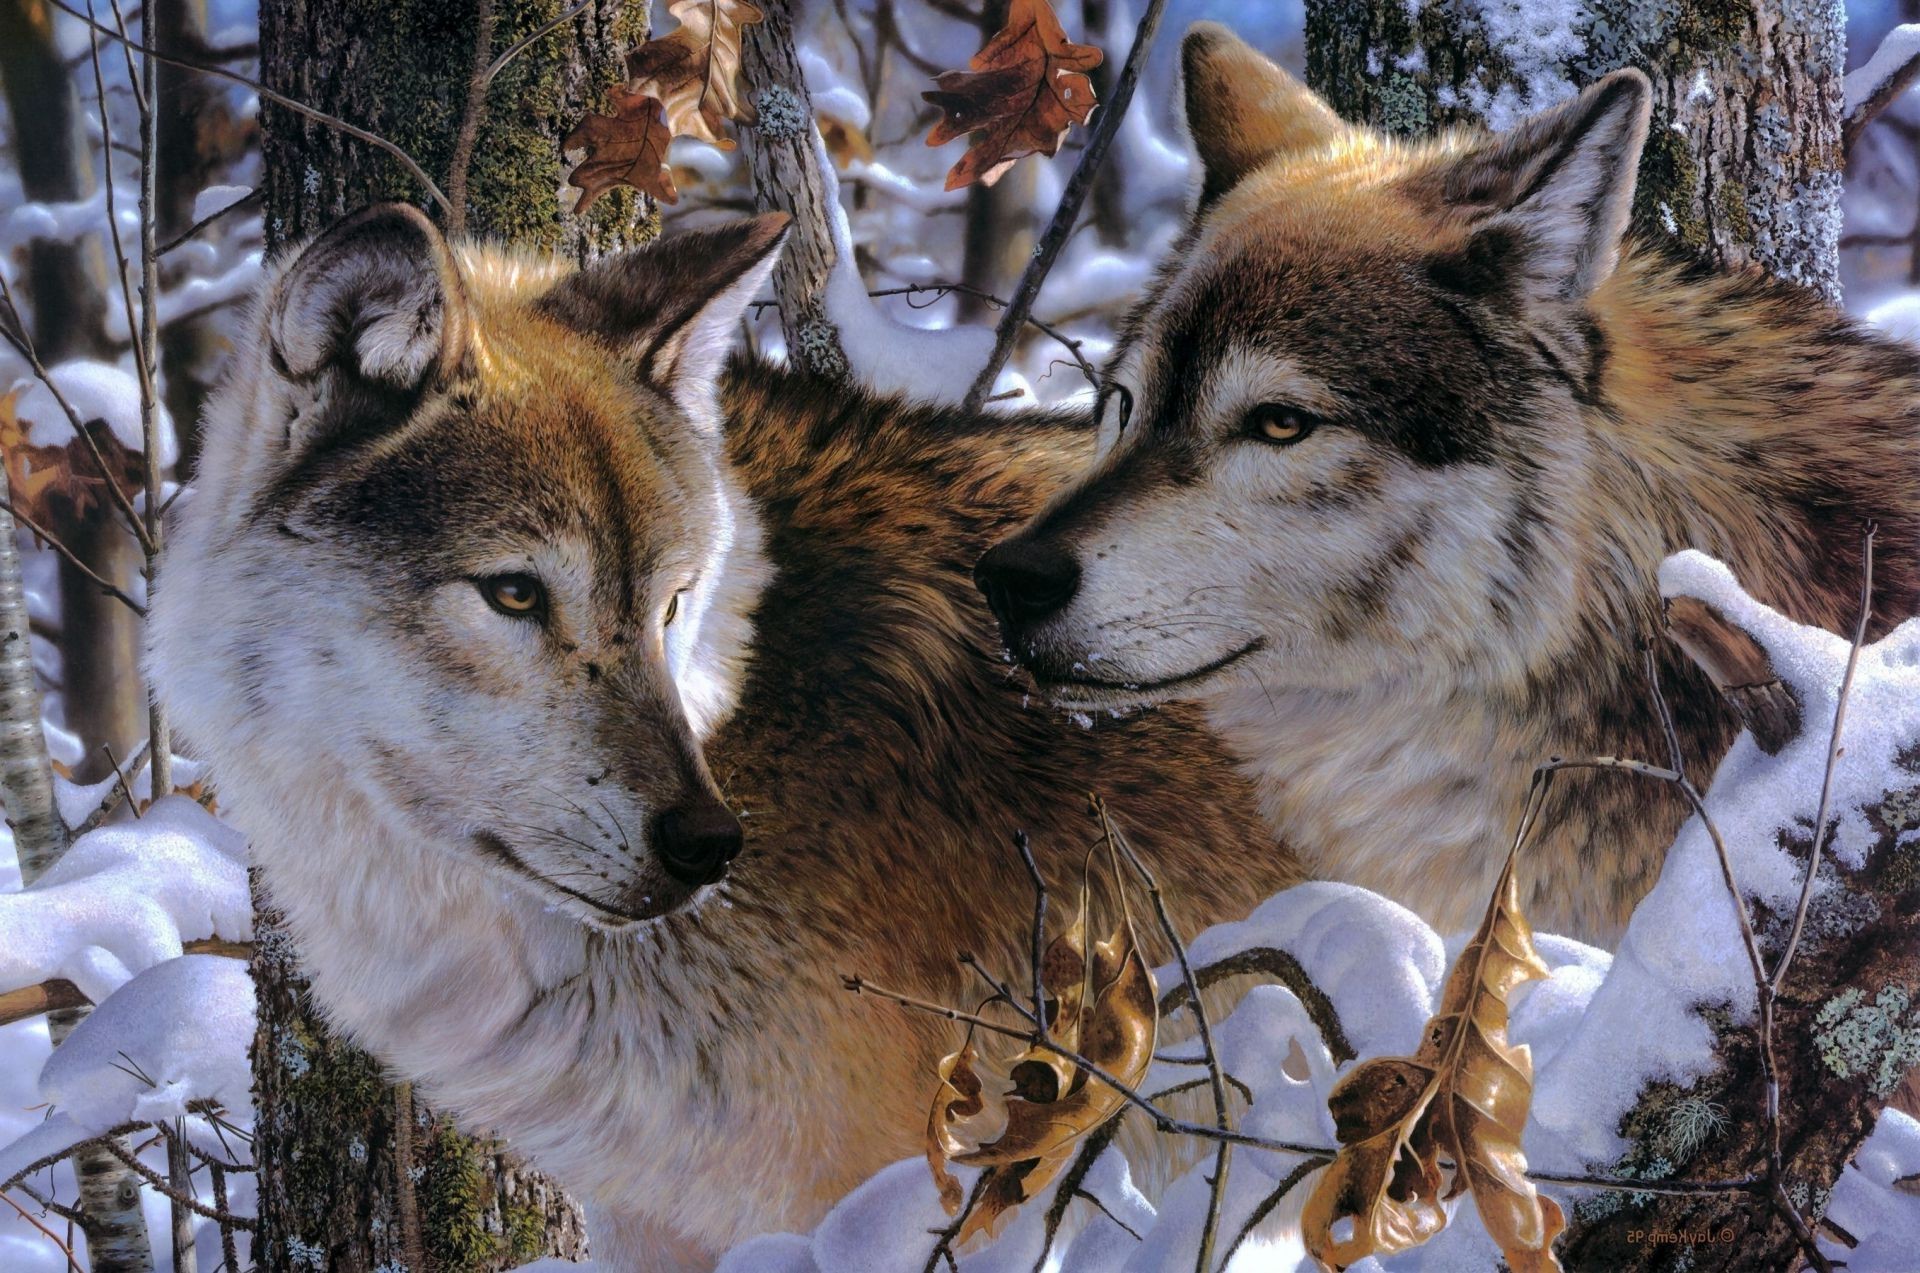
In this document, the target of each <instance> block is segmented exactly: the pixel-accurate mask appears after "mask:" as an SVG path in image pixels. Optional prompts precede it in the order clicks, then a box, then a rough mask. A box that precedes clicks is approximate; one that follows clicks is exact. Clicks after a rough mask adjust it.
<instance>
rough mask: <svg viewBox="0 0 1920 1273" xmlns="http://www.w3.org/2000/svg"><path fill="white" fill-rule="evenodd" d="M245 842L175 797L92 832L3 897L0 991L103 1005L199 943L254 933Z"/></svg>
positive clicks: (0, 898) (238, 938)
mask: <svg viewBox="0 0 1920 1273" xmlns="http://www.w3.org/2000/svg"><path fill="white" fill-rule="evenodd" d="M245 857H246V841H245V839H244V837H242V836H241V835H240V834H239V833H238V832H237V831H235V830H233V829H232V828H231V827H229V826H227V825H225V824H224V823H222V822H220V821H219V820H218V819H217V818H215V817H214V816H213V815H212V814H210V813H208V812H207V811H206V810H205V809H203V808H201V807H200V806H199V805H198V804H195V803H194V802H193V801H192V800H189V799H186V798H184V797H181V796H168V797H165V798H163V799H161V800H159V801H157V802H156V803H155V804H154V805H153V806H152V807H151V808H150V809H148V810H147V812H146V814H145V815H144V816H143V817H141V818H139V819H138V820H136V821H132V822H126V823H118V824H114V825H111V826H105V827H101V828H99V829H98V830H95V831H91V832H89V833H88V834H86V835H84V836H82V837H81V838H80V839H78V840H76V841H75V842H74V844H73V847H72V848H70V849H68V850H67V852H66V854H65V855H64V856H63V857H61V859H60V860H59V861H58V862H56V863H55V864H54V865H53V866H52V867H51V868H49V869H48V870H47V872H46V874H44V875H42V876H41V877H40V878H39V879H38V880H36V881H35V882H34V884H33V885H32V886H31V887H29V888H26V889H22V890H21V891H19V892H17V893H5V894H0V932H5V933H6V934H7V941H6V942H4V943H0V990H11V989H13V988H15V987H21V986H28V985H33V984H35V983H39V982H45V981H49V980H52V979H55V978H64V979H65V980H67V981H70V982H72V983H73V984H74V986H75V987H76V988H77V989H78V990H79V992H80V993H81V994H83V995H85V996H86V997H87V998H88V999H91V1000H92V1001H94V1002H95V1003H103V1002H105V1001H106V1000H107V997H108V996H109V995H111V994H113V992H114V991H116V990H118V989H119V988H120V987H121V986H122V985H124V984H125V983H126V982H127V981H129V980H130V979H131V978H133V977H134V976H135V975H136V974H138V973H140V972H143V971H144V970H146V969H148V968H151V967H153V966H154V965H156V964H158V963H161V962H163V961H165V960H169V959H174V958H176V957H178V956H179V955H180V954H181V953H182V951H183V949H184V944H185V943H186V942H188V941H190V940H194V939H196V938H212V937H221V938H225V939H227V940H229V941H241V940H245V939H247V938H249V937H251V936H252V933H253V901H252V896H251V894H250V893H249V891H248V887H247V869H246V861H245Z"/></svg>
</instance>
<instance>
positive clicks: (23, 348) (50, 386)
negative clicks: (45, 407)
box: [0, 271, 147, 550]
mask: <svg viewBox="0 0 1920 1273" xmlns="http://www.w3.org/2000/svg"><path fill="white" fill-rule="evenodd" d="M0 301H4V302H5V303H6V307H7V319H8V321H7V322H6V323H0V336H5V337H6V340H7V343H8V344H9V345H12V346H13V348H14V352H16V353H18V354H19V355H20V356H21V357H22V358H24V359H25V360H26V363H27V366H28V367H30V368H32V369H33V376H34V379H36V380H38V381H39V382H40V383H41V384H42V385H44V386H46V390H47V393H48V394H49V395H50V396H51V397H52V398H53V401H54V405H55V406H58V407H59V408H60V410H61V411H62V412H64V413H65V414H66V417H67V423H68V424H71V425H72V426H73V431H74V432H75V433H76V434H78V435H79V437H80V440H81V441H82V442H84V443H86V447H87V451H88V453H89V454H90V455H91V456H92V457H93V463H94V466H95V468H97V469H98V470H99V473H100V477H101V479H102V480H103V481H104V482H105V483H106V487H107V494H108V495H109V496H110V497H111V498H112V499H113V502H114V504H115V506H116V507H118V508H119V510H120V514H121V516H123V517H125V518H126V524H127V529H128V530H129V531H131V532H132V534H133V537H134V538H135V539H137V540H139V541H140V547H141V548H142V549H143V550H144V549H145V548H146V546H147V538H146V536H147V528H146V526H145V525H144V524H142V522H141V521H140V514H139V513H137V512H136V511H134V507H133V501H132V500H131V499H129V498H127V493H126V492H125V491H123V490H121V489H120V482H119V480H118V479H117V478H116V477H115V476H114V473H113V469H112V468H111V467H110V466H109V465H108V464H107V457H106V456H105V455H104V454H102V453H101V450H100V444H99V443H98V442H97V441H95V440H94V436H93V430H91V429H89V428H88V427H87V424H86V421H84V420H82V419H81V418H80V413H79V412H78V411H77V410H75V409H74V406H73V403H72V402H71V401H70V400H69V399H68V398H67V395H66V394H65V393H63V392H61V389H60V386H59V385H58V384H56V383H54V379H53V373H52V372H50V371H48V370H47V365H46V364H45V363H43V362H41V361H40V351H39V350H38V349H37V348H35V347H34V343H33V337H32V336H31V335H29V334H28V332H27V325H26V320H25V319H24V318H23V317H22V316H21V313H20V306H19V305H18V304H16V303H15V301H14V299H13V289H12V288H11V287H9V286H8V285H7V276H6V273H5V272H4V271H0Z"/></svg>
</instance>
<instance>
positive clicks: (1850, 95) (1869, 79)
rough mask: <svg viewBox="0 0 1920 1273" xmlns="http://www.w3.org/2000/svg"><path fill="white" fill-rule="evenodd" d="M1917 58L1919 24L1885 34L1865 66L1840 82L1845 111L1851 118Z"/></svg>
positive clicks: (1918, 52) (1919, 49) (1910, 23)
mask: <svg viewBox="0 0 1920 1273" xmlns="http://www.w3.org/2000/svg"><path fill="white" fill-rule="evenodd" d="M1917 57H1920V23H1915V22H1908V23H1904V24H1902V25H1900V26H1897V27H1895V28H1894V29H1893V30H1891V31H1889V32H1887V37H1886V39H1884V40H1882V41H1880V47H1879V48H1877V49H1875V50H1874V51H1873V56H1872V57H1870V58H1868V59H1867V64H1866V65H1865V66H1861V67H1858V68H1856V69H1854V70H1851V71H1848V72H1847V74H1846V78H1845V79H1844V80H1842V81H1841V83H1842V86H1843V90H1844V92H1845V94H1846V110H1847V113H1848V114H1852V113H1853V112H1854V111H1856V110H1858V109H1859V108H1860V107H1861V106H1863V105H1864V104H1866V102H1867V101H1868V100H1869V99H1871V98H1872V97H1873V96H1874V95H1875V94H1877V93H1879V92H1880V90H1881V89H1882V88H1883V87H1885V85H1886V83H1887V81H1889V80H1891V79H1892V78H1893V77H1894V76H1896V75H1898V74H1899V73H1900V71H1901V70H1902V69H1903V68H1905V67H1906V65H1907V64H1908V63H1909V62H1912V61H1913V60H1914V59H1915V58H1917Z"/></svg>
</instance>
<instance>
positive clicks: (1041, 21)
mask: <svg viewBox="0 0 1920 1273" xmlns="http://www.w3.org/2000/svg"><path fill="white" fill-rule="evenodd" d="M1101 58H1102V54H1101V52H1100V50H1099V49H1097V48H1094V47H1093V46H1092V45H1087V44H1075V43H1074V42H1073V41H1071V40H1069V39H1067V33H1066V31H1065V30H1064V29H1062V28H1061V26H1060V19H1059V18H1058V17H1056V16H1055V15H1054V12H1053V9H1052V7H1051V6H1050V5H1049V4H1048V3H1047V0H1012V3H1011V4H1009V5H1008V6H1007V24H1006V25H1005V26H1004V27H1002V28H1001V29H1000V31H999V33H998V34H996V35H995V36H994V37H993V38H992V39H991V40H988V41H987V43H986V46H985V47H983V48H982V49H981V50H980V51H979V52H978V53H976V54H974V55H973V59H972V61H970V62H968V63H967V65H968V66H969V67H971V68H972V69H971V70H967V71H944V72H942V73H941V74H939V75H937V76H935V77H934V83H936V84H938V85H939V86H940V87H939V88H938V89H937V90H934V91H930V92H926V93H922V94H921V96H922V97H924V98H926V99H927V101H929V102H931V103H933V104H934V105H935V106H938V107H939V108H940V110H941V111H942V112H943V115H942V118H941V120H940V122H939V123H937V124H935V125H934V126H933V131H932V132H930V133H928V134H927V145H929V146H944V145H945V144H946V143H948V142H950V141H952V140H953V139H954V138H956V137H960V136H964V135H965V134H967V133H973V134H975V137H974V140H973V145H972V146H971V147H969V148H968V150H967V153H966V154H964V155H962V156H961V157H960V162H959V163H957V164H955V165H954V166H953V168H952V169H951V170H950V171H949V172H948V173H947V189H949V190H957V189H959V188H960V187H961V186H965V185H970V184H972V183H973V182H976V181H977V182H979V183H980V184H982V185H987V186H990V185H992V184H993V183H994V182H996V181H998V180H999V179H1000V176H1001V174H1002V173H1004V172H1005V171H1006V170H1007V169H1008V168H1010V167H1012V166H1013V163H1014V161H1015V160H1017V159H1019V158H1021V157H1022V156H1023V155H1033V154H1041V155H1054V154H1058V153H1059V150H1060V143H1061V142H1062V141H1064V140H1065V139H1066V136H1067V130H1068V129H1069V128H1070V127H1071V126H1073V125H1074V124H1085V123H1086V122H1087V119H1088V118H1089V117H1090V116H1091V115H1092V114H1093V108H1094V106H1095V104H1096V101H1097V99H1096V98H1095V96H1094V92H1093V81H1092V80H1090V79H1088V78H1087V74H1086V73H1087V72H1088V71H1091V70H1092V69H1093V68H1094V67H1096V66H1098V65H1100V62H1101Z"/></svg>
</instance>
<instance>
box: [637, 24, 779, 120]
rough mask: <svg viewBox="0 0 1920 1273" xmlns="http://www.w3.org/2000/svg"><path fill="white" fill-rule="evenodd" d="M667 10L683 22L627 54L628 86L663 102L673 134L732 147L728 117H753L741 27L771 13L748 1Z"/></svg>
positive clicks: (739, 118)
mask: <svg viewBox="0 0 1920 1273" xmlns="http://www.w3.org/2000/svg"><path fill="white" fill-rule="evenodd" d="M667 12H669V13H671V14H672V15H673V16H674V17H676V18H678V19H679V20H680V26H679V27H678V28H677V29H676V30H674V31H671V32H669V33H668V34H666V35H663V36H661V37H660V38H659V39H657V40H648V41H646V42H644V43H642V44H640V45H637V46H636V47H635V48H634V49H633V51H632V52H630V53H628V54H627V81H628V82H627V89H628V91H630V92H634V93H644V94H646V95H647V96H649V97H655V98H658V99H659V100H660V102H661V103H662V104H663V105H664V106H665V107H666V113H667V127H668V129H669V130H670V131H671V133H672V135H673V136H675V137H693V138H696V139H698V140H700V141H704V142H708V143H710V144H712V145H715V146H718V147H720V148H721V149H722V150H732V149H733V144H734V143H733V139H732V138H731V137H729V136H727V134H726V131H725V127H724V126H725V123H726V121H727V120H730V119H734V120H742V121H749V122H750V121H751V120H753V118H754V110H753V105H752V103H750V102H748V101H746V100H745V99H744V98H742V97H741V95H740V39H741V29H742V28H744V27H749V26H752V25H753V24H754V23H756V22H760V21H763V20H764V19H765V17H766V15H765V14H763V13H761V12H760V10H759V9H758V8H757V7H756V6H754V5H753V4H750V3H748V0H673V3H672V4H670V5H668V6H667Z"/></svg>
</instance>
